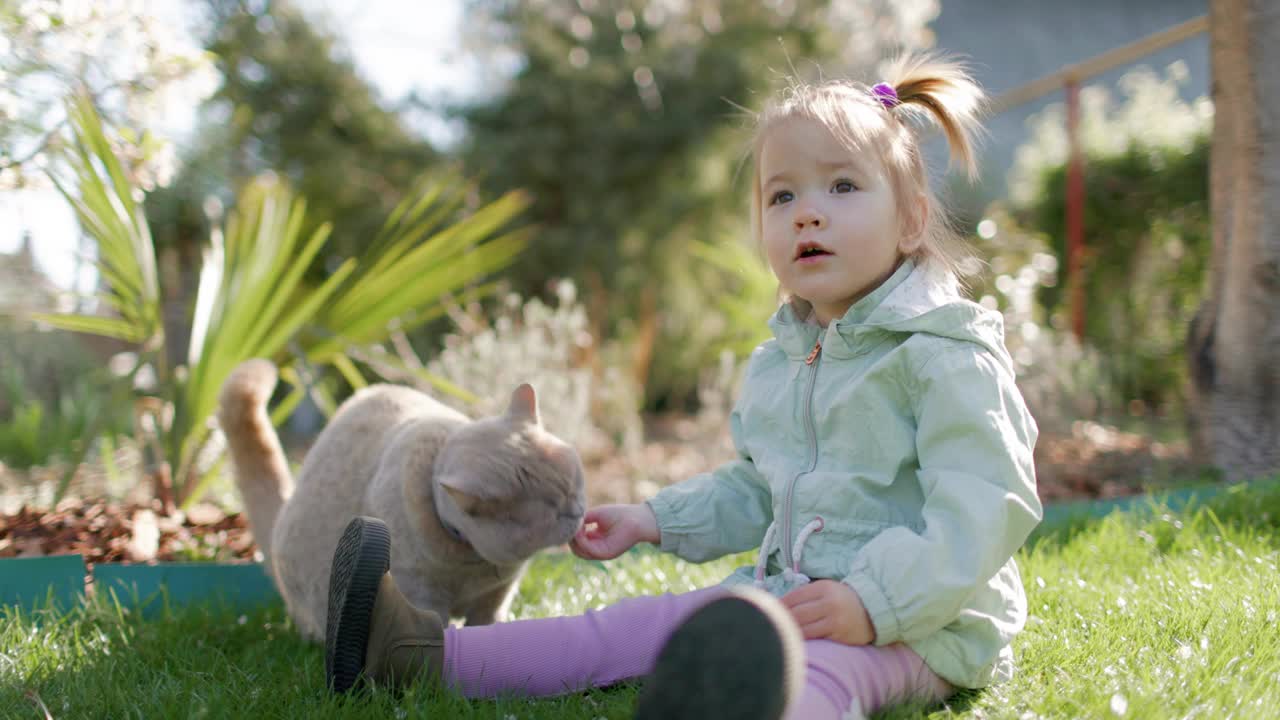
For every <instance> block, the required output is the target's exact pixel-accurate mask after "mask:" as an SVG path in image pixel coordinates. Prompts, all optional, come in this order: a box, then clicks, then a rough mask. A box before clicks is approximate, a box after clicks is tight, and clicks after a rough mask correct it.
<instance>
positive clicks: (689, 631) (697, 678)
mask: <svg viewBox="0 0 1280 720" xmlns="http://www.w3.org/2000/svg"><path fill="white" fill-rule="evenodd" d="M774 614H775V615H776V611H775V613H774ZM780 621H785V619H784V618H777V617H771V614H770V611H768V610H766V609H765V608H764V607H762V606H761V605H759V604H757V603H756V602H753V601H752V600H750V599H748V598H744V597H726V598H722V599H719V600H715V601H713V602H711V603H709V604H708V605H706V606H705V607H703V608H701V609H700V610H698V611H697V612H695V613H694V614H693V615H691V616H690V617H689V619H688V620H686V621H685V622H684V623H682V624H681V625H680V627H679V628H678V629H677V630H676V631H675V632H674V633H673V634H672V635H671V639H670V640H668V641H667V643H666V645H664V646H663V648H662V651H661V652H660V653H659V654H658V660H657V663H656V664H655V666H654V670H653V673H652V674H651V675H650V676H649V679H648V680H647V681H646V682H645V685H644V688H643V690H642V691H641V693H640V701H639V703H638V705H637V708H636V718H637V719H638V720H694V719H697V720H702V719H703V718H722V719H724V720H739V719H742V720H765V719H768V720H775V719H776V718H780V717H782V713H783V711H784V710H785V709H786V706H787V702H788V699H789V698H788V694H789V690H788V688H789V687H794V678H791V677H790V675H793V674H795V673H796V669H795V665H794V664H795V662H796V658H797V657H802V656H803V655H802V654H801V655H798V656H797V655H795V653H797V652H798V653H803V645H802V644H803V640H796V639H794V638H788V637H787V636H786V634H785V633H784V632H783V631H782V630H781V629H780V626H779V622H780ZM797 642H798V643H800V644H801V646H800V647H798V648H797V647H796V646H795V643H797ZM789 654H790V657H789ZM800 672H803V669H801V670H800Z"/></svg>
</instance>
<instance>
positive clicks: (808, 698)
mask: <svg viewBox="0 0 1280 720" xmlns="http://www.w3.org/2000/svg"><path fill="white" fill-rule="evenodd" d="M725 594H727V591H726V590H725V589H723V588H720V587H711V588H705V589H702V590H695V591H694V592H690V593H684V594H681V595H672V594H665V595H653V596H646V597H637V598H629V599H626V600H622V601H620V602H617V603H615V604H613V605H610V606H608V607H606V608H603V609H601V610H591V611H587V612H586V613H584V614H582V615H573V616H569V617H553V618H541V619H536V620H520V621H516V622H510V623H500V624H497V625H482V626H474V627H450V628H448V629H446V630H445V641H444V657H445V669H444V679H445V682H446V684H448V685H449V687H451V688H453V689H454V690H456V691H458V692H460V693H461V694H463V695H465V696H467V697H472V698H489V697H496V696H498V695H511V694H516V695H525V696H534V697H540V696H549V695H561V694H564V693H568V692H575V691H579V690H583V689H586V688H589V687H603V686H606V685H612V684H613V683H616V682H620V681H623V680H629V679H633V678H639V677H644V676H645V675H648V674H649V672H650V671H651V670H652V669H653V666H654V662H655V661H656V660H657V657H658V652H659V651H660V650H661V649H662V646H663V645H664V644H665V643H666V641H667V638H668V637H670V636H671V633H673V632H674V631H675V629H676V627H678V626H679V625H680V623H681V622H682V621H683V620H684V619H685V618H687V617H688V616H689V615H691V614H693V612H694V611H695V610H697V609H698V608H700V607H702V606H703V605H705V604H707V603H708V602H711V601H712V600H715V599H716V598H720V597H723V596H724V595H725ZM805 662H806V665H807V669H806V672H805V689H804V694H803V695H802V696H801V697H800V699H799V700H798V701H797V702H796V703H794V704H793V706H792V707H791V709H790V711H789V714H788V716H789V717H792V718H842V717H845V716H846V713H850V714H851V715H852V716H854V717H857V716H859V715H860V714H861V713H871V712H874V711H875V710H877V709H878V708H881V707H883V706H885V705H888V704H891V703H897V702H903V701H906V700H914V699H919V700H924V701H926V702H938V701H941V700H942V699H944V698H946V697H947V696H948V695H950V694H951V692H952V690H953V688H952V687H951V685H950V684H948V683H947V682H946V681H945V680H943V679H942V678H940V677H938V676H937V675H935V674H934V672H933V671H932V670H930V669H929V668H928V666H926V665H925V664H924V661H922V660H921V659H920V656H919V655H917V654H916V653H915V652H913V651H912V650H911V649H910V648H908V647H907V646H905V645H902V644H892V645H886V646H883V647H873V646H856V647H855V646H851V645H844V644H841V643H837V642H832V641H829V640H809V641H806V642H805ZM851 711H852V712H851Z"/></svg>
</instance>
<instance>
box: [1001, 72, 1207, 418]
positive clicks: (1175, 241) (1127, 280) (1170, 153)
mask: <svg viewBox="0 0 1280 720" xmlns="http://www.w3.org/2000/svg"><path fill="white" fill-rule="evenodd" d="M1185 78H1186V72H1185V68H1184V67H1183V66H1181V65H1180V64H1175V65H1174V66H1171V67H1170V68H1169V69H1168V71H1167V72H1166V74H1165V76H1164V77H1160V76H1158V75H1156V74H1155V73H1153V72H1152V71H1150V70H1146V69H1138V70H1135V71H1133V72H1131V73H1130V74H1128V75H1127V76H1126V77H1125V78H1124V80H1122V82H1121V86H1122V88H1123V91H1124V93H1125V95H1126V97H1125V99H1124V101H1123V102H1121V103H1119V104H1116V103H1114V102H1113V100H1112V98H1111V96H1110V94H1109V93H1108V92H1107V91H1105V90H1104V89H1102V88H1096V87H1092V88H1086V89H1084V90H1083V91H1082V92H1081V101H1082V120H1081V137H1082V141H1083V144H1084V148H1085V152H1086V160H1085V179H1084V185H1085V196H1086V197H1085V210H1084V218H1085V220H1084V222H1085V244H1086V247H1087V254H1086V256H1085V263H1084V267H1083V273H1084V276H1085V290H1084V294H1085V297H1086V301H1085V302H1086V308H1085V309H1086V318H1085V342H1086V343H1087V344H1088V345H1090V346H1092V347H1093V348H1096V350H1097V351H1098V352H1100V353H1101V356H1102V361H1103V363H1104V364H1105V366H1106V368H1107V374H1108V375H1109V377H1110V381H1111V382H1112V383H1113V386H1112V387H1113V389H1114V391H1115V392H1116V393H1118V394H1119V397H1117V398H1115V399H1114V400H1113V403H1114V404H1118V405H1120V406H1122V407H1123V406H1126V405H1127V404H1129V403H1130V402H1131V401H1140V402H1141V403H1142V404H1143V405H1144V406H1145V407H1146V408H1152V409H1164V410H1170V411H1178V410H1180V409H1181V406H1182V403H1183V399H1184V387H1185V385H1184V383H1185V380H1186V367H1185V366H1186V362H1185V359H1184V352H1183V343H1184V339H1185V337H1186V330H1187V326H1188V323H1189V322H1190V320H1191V317H1192V316H1193V315H1194V313H1195V309H1196V307H1197V306H1198V305H1199V302H1200V299H1201V296H1202V292H1203V285H1204V278H1205V276H1206V272H1207V268H1208V262H1209V256H1210V253H1211V232H1210V226H1209V205H1208V202H1209V193H1208V182H1209V173H1208V156H1209V138H1208V126H1209V122H1210V118H1211V110H1210V109H1209V107H1208V104H1207V101H1205V100H1199V101H1196V102H1195V103H1186V102H1184V101H1182V100H1181V99H1180V98H1179V94H1178V86H1179V85H1180V84H1181V83H1182V82H1184V81H1185ZM1033 124H1034V125H1038V127H1037V130H1036V132H1035V137H1034V138H1033V140H1032V141H1030V142H1029V143H1028V146H1027V147H1025V148H1022V149H1020V150H1019V153H1018V154H1019V165H1018V167H1017V168H1016V170H1015V172H1014V177H1015V180H1016V182H1015V183H1014V184H1013V195H1014V202H1015V206H1014V216H1015V218H1016V220H1017V223H1018V224H1020V225H1022V226H1023V227H1025V228H1028V229H1030V230H1031V231H1033V232H1035V233H1039V234H1041V235H1042V236H1043V238H1044V239H1045V242H1046V245H1047V249H1048V251H1049V252H1051V253H1052V254H1053V255H1054V256H1055V257H1056V258H1057V260H1058V265H1059V272H1058V273H1057V277H1056V281H1055V282H1053V283H1051V284H1042V285H1039V286H1038V289H1037V290H1036V295H1035V297H1036V299H1037V301H1038V302H1039V303H1040V304H1042V305H1043V307H1044V310H1045V317H1044V318H1043V320H1044V321H1047V322H1048V323H1049V324H1050V325H1051V326H1052V327H1054V328H1057V329H1059V330H1063V331H1065V330H1066V329H1067V326H1068V315H1069V308H1068V306H1067V300H1068V299H1067V294H1066V290H1067V288H1068V286H1069V283H1070V278H1069V277H1068V268H1067V260H1066V232H1065V218H1066V209H1065V197H1066V194H1065V193H1066V190H1065V187H1066V165H1065V158H1066V155H1065V153H1066V144H1065V143H1066V140H1065V126H1064V125H1063V124H1062V112H1061V108H1060V107H1057V106H1055V107H1052V108H1050V109H1049V110H1047V111H1046V112H1045V113H1043V114H1042V115H1041V116H1040V117H1038V118H1036V119H1034V120H1033ZM1002 274H1007V271H1006V272H998V273H997V275H1002ZM1008 277H1013V276H1008Z"/></svg>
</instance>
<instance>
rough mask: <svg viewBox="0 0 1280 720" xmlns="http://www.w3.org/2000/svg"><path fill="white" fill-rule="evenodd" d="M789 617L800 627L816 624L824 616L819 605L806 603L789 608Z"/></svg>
mask: <svg viewBox="0 0 1280 720" xmlns="http://www.w3.org/2000/svg"><path fill="white" fill-rule="evenodd" d="M790 609H791V616H792V617H794V618H795V619H796V622H797V623H799V625H800V626H801V627H804V626H805V625H807V624H809V623H813V622H817V621H819V620H821V619H822V618H823V617H825V616H826V613H825V612H824V610H823V607H822V604H821V603H816V602H806V603H800V604H798V605H793V606H792V607H791V608H790Z"/></svg>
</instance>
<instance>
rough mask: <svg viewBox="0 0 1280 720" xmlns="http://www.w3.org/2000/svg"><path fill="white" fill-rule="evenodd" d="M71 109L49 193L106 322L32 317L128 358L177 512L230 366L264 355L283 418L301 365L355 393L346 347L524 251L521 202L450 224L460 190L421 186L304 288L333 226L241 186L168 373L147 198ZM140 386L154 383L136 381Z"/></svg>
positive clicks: (198, 485)
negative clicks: (57, 201) (312, 222)
mask: <svg viewBox="0 0 1280 720" xmlns="http://www.w3.org/2000/svg"><path fill="white" fill-rule="evenodd" d="M68 105H69V108H70V109H69V112H68V114H69V116H70V117H71V119H72V131H73V145H72V149H73V152H72V153H69V154H68V156H67V157H66V159H65V165H66V167H67V168H68V169H69V173H70V177H69V178H68V177H59V176H58V175H54V176H53V179H54V182H55V184H56V185H57V187H58V189H59V190H60V191H61V192H62V194H63V195H64V197H65V198H66V199H67V201H68V202H69V203H70V204H71V205H72V207H74V208H75V211H76V215H77V218H78V219H79V221H80V223H81V226H82V227H83V228H84V229H85V232H86V233H87V234H88V235H89V236H90V237H91V238H92V239H93V240H94V241H95V243H96V246H97V250H98V264H97V268H98V271H99V273H100V274H101V276H102V278H103V291H102V292H101V293H100V294H99V300H100V302H101V304H102V306H103V307H104V308H106V309H109V310H110V311H111V314H109V315H87V314H78V315H77V314H58V315H43V316H38V317H39V319H41V320H43V321H44V322H47V323H49V324H51V325H54V326H55V327H60V328H62V329H66V330H73V331H77V332H85V333H90V334H94V335H100V336H106V337H111V338H115V339H118V340H122V341H125V342H128V343H132V344H134V345H135V346H136V347H137V349H138V354H137V359H136V362H135V363H134V365H133V368H132V370H130V371H129V373H128V377H129V379H130V381H131V382H134V383H136V384H138V385H140V386H141V387H142V389H143V390H144V392H146V393H147V394H148V396H149V397H150V398H152V399H153V400H154V401H153V402H139V403H137V404H136V405H135V407H137V408H140V409H142V410H143V411H145V415H146V416H148V417H149V418H150V421H149V423H147V422H144V423H142V426H143V428H144V429H145V430H146V431H148V432H149V435H150V436H149V437H145V438H137V439H138V440H139V442H140V443H141V444H143V445H145V446H146V447H147V448H148V449H149V451H150V452H151V453H152V454H153V455H154V457H153V458H151V462H152V463H153V464H154V465H156V466H158V467H163V466H165V465H168V466H169V467H170V468H171V469H172V477H173V480H174V487H175V489H176V490H177V492H178V498H177V499H179V500H181V501H183V502H185V503H190V502H193V501H194V500H196V499H198V497H199V496H200V492H201V490H202V488H203V483H204V481H205V479H206V478H207V477H209V476H210V474H211V473H208V472H207V470H208V468H207V467H204V466H202V462H201V461H202V459H204V458H206V457H207V455H208V453H207V450H208V446H209V441H210V438H211V435H212V434H211V430H212V427H211V422H210V421H211V416H212V414H213V412H214V410H215V407H216V403H217V394H218V391H219V389H220V388H221V385H222V383H223V381H224V380H225V378H226V376H227V375H228V373H230V371H231V370H232V368H234V367H235V366H236V365H237V364H239V363H240V362H242V361H244V360H246V359H248V358H253V357H266V358H271V359H274V360H276V361H277V362H279V363H281V364H283V365H285V367H284V369H283V371H282V373H281V374H282V377H283V378H284V380H285V382H286V383H289V384H291V385H293V387H294V393H293V396H292V397H291V398H290V399H288V400H286V402H285V403H284V405H283V408H284V410H283V411H285V412H287V410H288V409H289V408H291V407H292V403H295V402H296V400H297V399H299V398H300V397H301V394H302V393H303V392H306V391H307V390H308V389H309V388H308V387H307V384H306V383H305V382H304V381H303V380H302V379H301V378H300V376H299V372H300V371H299V369H298V368H295V367H292V365H294V364H299V365H301V366H302V368H303V369H304V371H305V368H308V367H311V366H315V365H325V364H332V365H334V366H336V367H338V368H339V369H340V370H342V371H343V373H344V375H346V376H347V377H349V378H352V380H353V382H356V383H359V382H361V379H360V376H359V372H358V370H357V369H356V368H355V367H354V366H353V365H352V363H351V362H350V361H349V360H348V359H347V357H346V355H345V352H346V351H347V349H348V347H349V346H352V345H373V344H378V343H381V342H383V341H385V340H386V339H387V338H388V337H389V335H390V334H391V333H392V332H393V331H395V330H403V329H408V328H412V327H414V326H416V325H418V324H421V323H422V322H425V321H427V320H429V319H431V318H433V317H436V316H439V315H440V314H442V313H443V309H442V306H441V305H440V299H441V297H442V296H444V295H445V294H447V293H452V292H457V291H461V290H463V289H464V288H468V287H469V286H472V285H473V283H475V281H477V280H478V279H479V278H481V277H483V276H485V275H488V274H490V273H492V272H494V271H495V270H497V269H499V268H500V267H502V266H504V265H506V264H508V263H509V262H510V261H511V260H512V259H513V258H514V256H515V255H516V253H518V252H519V250H520V249H521V248H522V247H523V245H524V243H525V234H524V233H519V232H516V233H508V232H503V227H504V226H505V225H507V224H508V223H509V221H510V220H511V219H512V218H513V217H514V216H515V215H516V214H518V213H519V212H520V211H521V210H522V209H523V208H524V207H525V206H526V204H527V203H526V201H525V200H524V199H523V198H521V197H520V196H519V195H518V194H509V195H506V196H503V197H502V198H500V199H498V200H496V201H495V202H494V203H492V204H490V205H487V206H485V207H482V208H480V209H479V210H478V211H476V212H475V213H474V214H471V215H468V216H466V217H464V218H462V219H460V220H459V219H457V217H458V215H457V213H458V210H459V208H460V205H461V203H462V201H463V199H464V197H465V195H466V194H467V192H468V191H467V188H466V185H465V183H462V182H461V181H460V180H458V179H457V178H454V177H443V178H436V179H434V180H432V179H428V180H424V181H422V182H420V183H419V184H418V185H417V186H416V187H415V188H414V193H413V194H412V195H410V196H409V198H408V199H407V200H405V201H404V202H403V203H401V204H400V205H399V206H397V207H396V208H395V209H394V210H393V211H392V212H391V214H390V216H389V217H388V218H387V219H386V220H385V221H384V223H383V225H382V228H381V230H380V231H379V232H378V234H377V235H376V236H374V238H373V240H372V242H371V243H370V246H369V249H368V250H367V251H366V252H365V253H364V254H363V255H361V257H360V258H359V262H357V260H356V259H354V258H353V259H348V260H346V261H345V262H343V263H342V264H341V265H340V266H338V267H337V268H336V269H335V270H334V271H333V273H331V274H329V275H328V276H327V277H326V278H324V280H323V281H322V282H320V283H311V282H309V281H308V280H307V279H306V278H305V277H304V275H305V271H306V269H307V268H308V267H309V266H310V265H311V261H312V260H313V259H314V258H315V257H317V256H318V255H319V254H320V253H321V251H322V250H323V249H324V247H325V243H326V242H327V241H328V239H329V232H330V228H329V226H328V225H321V226H320V227H318V228H315V229H313V230H309V231H308V230H306V228H307V227H308V223H307V217H306V209H305V203H304V202H303V201H302V200H300V199H295V198H294V196H293V195H292V193H291V191H290V190H289V188H288V187H287V186H286V185H285V184H284V183H282V182H279V181H278V180H277V179H274V178H271V177H267V178H264V179H261V180H259V181H256V182H254V183H250V184H249V185H247V186H246V187H245V189H244V191H243V192H242V193H241V195H240V197H239V199H238V201H237V203H236V205H235V209H234V210H233V211H232V212H231V213H230V214H229V216H228V217H227V219H226V222H225V223H224V225H223V226H222V227H220V228H215V230H214V232H213V234H212V237H211V242H210V245H209V247H208V248H207V249H206V251H205V257H204V260H203V262H202V263H201V265H200V275H199V279H198V283H197V287H198V290H197V292H196V295H195V307H194V311H193V313H192V314H191V315H190V316H189V318H188V320H187V323H186V324H187V325H188V326H189V327H190V344H189V346H188V347H186V348H185V352H183V353H181V355H182V356H183V357H184V358H185V362H184V363H183V364H181V365H177V366H171V365H170V364H169V358H170V357H171V356H172V354H173V353H172V352H170V349H169V348H168V344H170V343H171V342H172V340H171V339H170V338H169V337H167V336H166V334H165V332H164V326H163V324H162V322H161V320H160V313H161V302H160V297H161V294H162V287H161V283H162V281H161V279H160V276H159V274H158V273H157V262H156V251H155V247H154V245H153V243H152V240H151V235H150V228H149V226H148V224H147V220H146V217H145V214H144V211H143V208H142V205H141V197H142V196H141V193H139V192H138V190H137V189H136V188H135V187H134V186H133V185H132V184H131V183H130V182H129V179H128V178H127V176H126V175H125V173H124V169H123V167H122V165H121V163H120V160H119V158H118V157H117V156H116V155H115V153H114V151H113V150H112V142H111V141H110V140H109V139H108V133H107V130H106V129H105V128H104V127H103V125H102V124H101V120H100V118H99V116H98V115H97V113H96V111H95V110H94V108H93V106H92V104H91V102H90V101H89V99H88V98H86V97H84V96H80V97H77V98H75V99H74V100H73V101H71V102H70V103H69V104H68ZM491 289H492V286H479V287H476V288H473V289H472V292H473V293H479V294H483V293H484V292H486V291H488V290H491ZM146 375H150V376H151V378H152V380H151V381H150V382H142V380H141V378H142V377H143V376H146ZM73 464H76V463H73ZM64 488H65V482H64ZM162 499H163V498H162Z"/></svg>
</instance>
